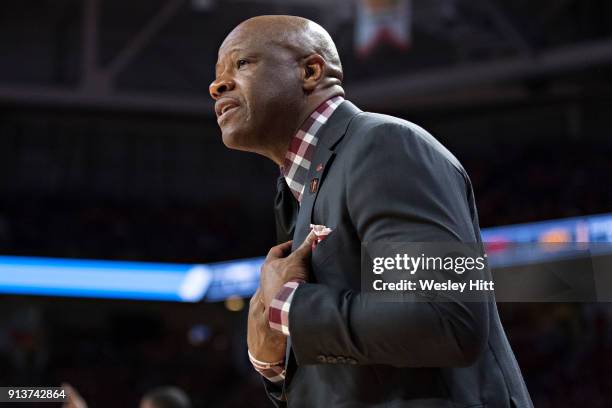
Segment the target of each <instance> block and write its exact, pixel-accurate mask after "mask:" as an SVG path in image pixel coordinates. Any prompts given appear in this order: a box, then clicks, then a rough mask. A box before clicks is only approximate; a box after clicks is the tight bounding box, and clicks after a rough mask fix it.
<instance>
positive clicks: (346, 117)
mask: <svg viewBox="0 0 612 408" xmlns="http://www.w3.org/2000/svg"><path fill="white" fill-rule="evenodd" d="M360 112H361V110H360V109H359V108H357V107H356V106H355V105H353V104H352V103H351V102H349V101H346V100H345V101H344V102H342V104H340V106H338V107H337V108H336V110H335V111H334V113H333V114H332V116H331V117H330V118H329V119H328V120H327V122H326V123H325V125H323V127H321V129H319V133H318V135H317V137H318V139H319V142H318V144H317V148H316V149H315V153H314V156H313V159H312V162H311V164H310V169H309V170H308V177H307V178H306V187H304V195H303V196H302V202H301V203H300V210H299V213H298V217H297V221H296V224H295V232H294V234H293V244H292V249H291V250H292V251H294V250H295V249H296V248H297V247H298V246H299V245H300V244H301V243H302V242H304V239H305V238H306V236H307V235H308V233H309V232H310V224H311V221H312V211H313V209H314V205H315V202H316V200H317V196H318V194H319V190H320V189H321V184H322V183H323V181H324V180H325V175H326V174H327V172H328V170H329V167H330V166H331V165H332V161H333V158H334V156H335V152H334V148H335V147H336V145H337V144H338V142H339V141H340V140H341V139H342V137H343V136H344V134H345V133H346V130H347V129H348V125H349V123H350V122H351V120H352V119H353V118H354V117H355V115H357V114H358V113H360ZM314 179H318V180H317V181H316V188H313V189H312V191H311V186H312V185H313V180H314ZM285 357H286V358H285V369H286V371H285V375H286V377H285V381H284V382H283V394H285V396H286V392H287V388H286V386H287V384H288V383H289V382H290V381H291V378H292V377H293V374H294V372H295V367H296V362H295V358H294V356H293V352H292V346H291V337H288V338H287V349H286V355H285Z"/></svg>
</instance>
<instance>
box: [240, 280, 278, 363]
mask: <svg viewBox="0 0 612 408" xmlns="http://www.w3.org/2000/svg"><path fill="white" fill-rule="evenodd" d="M247 345H248V347H249V352H250V353H251V355H252V356H253V357H254V358H256V359H257V360H259V361H263V362H265V363H275V362H277V361H283V360H284V359H285V347H286V346H287V338H286V337H285V336H284V335H283V334H282V333H279V332H278V331H276V330H273V329H271V328H270V325H269V323H268V309H267V308H265V306H264V303H263V299H262V297H261V292H260V290H259V289H257V291H256V292H255V294H254V295H253V297H252V298H251V303H250V305H249V320H248V324H247Z"/></svg>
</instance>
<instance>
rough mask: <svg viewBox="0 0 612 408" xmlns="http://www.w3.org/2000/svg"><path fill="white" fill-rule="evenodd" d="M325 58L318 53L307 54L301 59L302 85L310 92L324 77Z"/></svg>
mask: <svg viewBox="0 0 612 408" xmlns="http://www.w3.org/2000/svg"><path fill="white" fill-rule="evenodd" d="M324 72H325V60H324V59H323V57H322V56H320V55H319V54H313V55H309V56H308V57H306V58H304V59H303V60H302V81H303V82H302V87H303V88H304V91H306V92H312V91H314V90H315V89H316V87H317V85H318V84H319V82H321V80H322V79H323V78H324Z"/></svg>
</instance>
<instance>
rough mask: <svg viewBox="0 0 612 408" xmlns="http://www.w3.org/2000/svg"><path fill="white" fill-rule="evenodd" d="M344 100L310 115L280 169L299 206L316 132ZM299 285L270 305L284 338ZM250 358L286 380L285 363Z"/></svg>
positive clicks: (274, 324) (261, 370) (288, 287)
mask: <svg viewBox="0 0 612 408" xmlns="http://www.w3.org/2000/svg"><path fill="white" fill-rule="evenodd" d="M343 101H344V98H343V97H342V96H336V97H333V98H330V99H328V100H326V101H325V102H323V103H322V104H321V105H319V107H318V108H316V109H315V110H314V112H312V114H310V116H309V117H308V118H307V119H306V120H305V121H304V123H303V124H302V126H300V129H299V130H298V131H297V132H296V134H295V135H294V136H293V138H292V139H291V143H290V144H289V149H288V150H287V154H286V155H285V162H284V163H283V165H282V166H281V168H280V170H281V173H282V174H283V176H284V177H285V180H286V181H287V185H288V186H289V189H290V190H291V192H292V193H293V196H294V197H295V198H296V199H297V200H298V203H299V202H301V200H302V195H303V194H304V188H305V187H306V178H307V176H308V171H309V170H310V166H311V164H312V163H311V160H312V157H313V155H314V151H315V147H316V146H317V143H318V141H319V139H318V138H317V132H318V131H319V129H320V128H321V127H322V126H323V125H324V124H325V123H326V122H327V120H328V119H329V117H330V116H331V115H332V113H334V111H335V110H336V108H337V107H338V106H339V105H340V104H341V103H342V102H343ZM310 227H311V229H312V228H313V227H314V226H313V225H311V226H310ZM323 238H324V236H319V237H318V238H317V241H316V242H320V241H321V240H322V239H323ZM313 245H314V244H313ZM300 283H301V281H290V282H287V283H285V284H284V285H283V286H282V287H281V289H280V290H279V291H278V293H277V294H276V296H275V297H274V299H273V300H272V303H271V304H270V310H269V315H268V318H269V323H270V327H271V328H272V329H274V330H278V331H279V332H281V333H283V334H284V335H285V336H289V309H290V307H291V300H292V299H293V295H294V293H295V291H296V290H297V288H298V286H299V284H300ZM249 359H250V360H251V363H252V364H253V367H254V368H255V370H257V371H258V372H259V373H260V374H261V375H263V376H264V377H265V378H267V379H268V380H269V381H271V382H274V383H280V382H282V381H284V379H285V361H284V360H282V361H278V362H275V363H265V362H261V361H258V360H256V359H255V358H253V356H252V355H251V353H249Z"/></svg>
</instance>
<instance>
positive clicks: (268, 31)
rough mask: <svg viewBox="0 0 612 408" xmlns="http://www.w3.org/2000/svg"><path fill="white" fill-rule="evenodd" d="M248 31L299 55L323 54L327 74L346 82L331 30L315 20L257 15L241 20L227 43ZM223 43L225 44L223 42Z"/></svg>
mask: <svg viewBox="0 0 612 408" xmlns="http://www.w3.org/2000/svg"><path fill="white" fill-rule="evenodd" d="M245 32H248V33H249V34H250V35H253V36H256V37H257V38H258V39H259V40H260V41H262V42H264V43H265V44H266V45H268V46H277V47H280V48H283V49H285V50H288V51H290V52H291V53H293V55H294V56H295V57H296V58H305V57H307V56H310V55H313V54H319V55H321V56H322V57H323V59H324V60H325V62H326V66H325V71H324V75H325V76H326V77H330V78H335V79H336V80H337V82H336V81H333V82H334V83H335V84H340V83H342V78H343V73H342V63H341V62H340V56H339V55H338V50H337V49H336V44H334V41H333V40H332V38H331V36H330V35H329V33H328V32H327V31H326V30H325V29H324V28H323V27H321V26H320V25H319V24H317V23H315V22H314V21H311V20H308V19H306V18H303V17H297V16H282V15H269V16H257V17H253V18H250V19H248V20H245V21H243V22H242V23H240V24H239V25H238V26H237V27H236V28H234V30H233V31H232V32H231V33H230V34H229V35H228V36H227V38H226V39H225V41H224V44H225V43H226V42H227V41H228V40H231V39H232V38H233V37H234V36H235V35H238V34H244V33H245ZM221 47H223V45H221Z"/></svg>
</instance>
